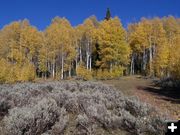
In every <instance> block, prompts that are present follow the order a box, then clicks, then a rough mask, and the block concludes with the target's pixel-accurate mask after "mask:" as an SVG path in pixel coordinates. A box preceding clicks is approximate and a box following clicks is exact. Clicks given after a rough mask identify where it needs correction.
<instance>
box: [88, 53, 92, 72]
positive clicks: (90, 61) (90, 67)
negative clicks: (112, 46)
mask: <svg viewBox="0 0 180 135" xmlns="http://www.w3.org/2000/svg"><path fill="white" fill-rule="evenodd" d="M89 69H90V71H91V69H92V58H91V56H90V57H89Z"/></svg>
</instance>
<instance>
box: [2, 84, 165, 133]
mask: <svg viewBox="0 0 180 135" xmlns="http://www.w3.org/2000/svg"><path fill="white" fill-rule="evenodd" d="M153 111H155V110H154V109H152V107H150V106H149V105H147V104H145V103H141V102H140V101H139V100H138V99H137V98H130V97H125V96H124V95H123V94H122V93H121V92H119V91H117V90H116V89H115V88H114V87H112V86H108V85H105V84H102V83H98V82H89V81H86V82H83V81H62V82H57V81H54V82H46V83H21V84H14V85H0V115H1V117H2V120H1V121H0V134H1V135H23V134H24V135H39V134H43V135H59V134H71V133H74V134H80V135H81V134H96V130H98V129H102V130H104V132H110V131H111V130H118V129H121V130H126V131H128V132H129V133H131V134H149V135H151V134H157V135H161V134H163V133H164V129H165V128H164V126H162V125H163V124H164V122H163V121H164V119H162V117H160V116H154V114H156V113H157V112H153ZM69 130H70V131H71V130H72V131H71V132H70V131H69Z"/></svg>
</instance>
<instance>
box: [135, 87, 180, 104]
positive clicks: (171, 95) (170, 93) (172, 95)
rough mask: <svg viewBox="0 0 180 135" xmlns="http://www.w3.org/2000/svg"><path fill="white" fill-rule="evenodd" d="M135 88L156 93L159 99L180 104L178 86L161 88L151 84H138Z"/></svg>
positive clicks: (179, 89)
mask: <svg viewBox="0 0 180 135" xmlns="http://www.w3.org/2000/svg"><path fill="white" fill-rule="evenodd" d="M137 89H138V90H144V91H147V92H150V93H152V94H155V95H158V98H159V99H163V100H166V101H170V102H172V103H174V104H180V88H161V87H157V86H155V85H151V86H138V88H137Z"/></svg>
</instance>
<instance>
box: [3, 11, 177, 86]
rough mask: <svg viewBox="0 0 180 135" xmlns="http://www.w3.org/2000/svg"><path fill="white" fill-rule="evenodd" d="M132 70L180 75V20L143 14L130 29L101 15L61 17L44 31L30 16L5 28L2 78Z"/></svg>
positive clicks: (114, 74)
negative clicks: (75, 22) (72, 20)
mask: <svg viewBox="0 0 180 135" xmlns="http://www.w3.org/2000/svg"><path fill="white" fill-rule="evenodd" d="M128 74H131V75H133V74H143V75H147V76H151V77H160V78H161V77H172V78H174V79H180V19H179V18H175V17H173V16H168V17H163V18H158V17H156V18H152V19H147V18H142V19H141V20H140V21H139V22H136V23H132V24H129V25H128V28H127V29H125V28H123V26H122V23H121V21H120V19H119V18H118V17H114V18H112V17H110V14H109V13H108V14H107V17H106V18H105V20H102V21H98V20H97V19H96V17H95V16H91V17H89V18H87V19H86V20H85V21H84V22H83V23H82V24H80V25H78V26H76V27H73V26H72V25H71V23H70V22H69V21H68V20H67V19H66V18H60V17H55V18H54V19H53V20H52V22H51V24H50V25H49V26H48V27H47V28H46V29H45V30H44V31H39V30H38V29H37V28H36V27H34V26H32V25H31V24H30V23H29V21H28V20H27V19H25V20H22V21H15V22H12V23H10V24H8V25H6V26H4V27H3V28H2V29H1V30H0V82H1V83H9V82H23V81H33V80H34V79H36V78H44V79H46V78H53V79H67V78H71V77H73V76H78V77H82V78H83V79H84V80H89V79H92V78H95V79H113V78H118V77H120V76H123V75H128Z"/></svg>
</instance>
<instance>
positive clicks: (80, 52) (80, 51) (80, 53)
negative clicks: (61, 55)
mask: <svg viewBox="0 0 180 135" xmlns="http://www.w3.org/2000/svg"><path fill="white" fill-rule="evenodd" d="M81 49H82V48H81V45H80V47H79V55H80V62H81V63H82V50H81Z"/></svg>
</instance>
